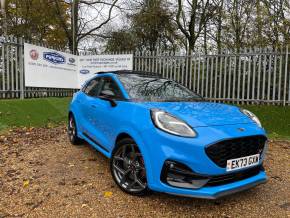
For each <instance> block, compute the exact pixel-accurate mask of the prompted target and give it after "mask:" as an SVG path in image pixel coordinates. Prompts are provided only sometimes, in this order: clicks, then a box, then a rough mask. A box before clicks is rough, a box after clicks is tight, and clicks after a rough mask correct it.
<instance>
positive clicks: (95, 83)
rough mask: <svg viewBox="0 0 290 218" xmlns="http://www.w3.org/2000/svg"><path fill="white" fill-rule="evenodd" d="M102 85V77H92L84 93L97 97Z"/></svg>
mask: <svg viewBox="0 0 290 218" xmlns="http://www.w3.org/2000/svg"><path fill="white" fill-rule="evenodd" d="M100 85H101V79H100V78H96V79H92V80H91V81H89V82H88V84H87V85H86V88H85V89H84V93H86V94H87V95H89V96H92V97H97V96H98V94H99V90H100Z"/></svg>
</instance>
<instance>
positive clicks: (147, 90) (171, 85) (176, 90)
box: [119, 74, 202, 101]
mask: <svg viewBox="0 0 290 218" xmlns="http://www.w3.org/2000/svg"><path fill="white" fill-rule="evenodd" d="M119 79H120V81H121V82H122V84H123V86H124V88H125V89H126V91H127V93H128V94H129V96H130V98H131V99H135V100H143V101H200V100H202V99H201V97H200V96H199V95H197V94H195V93H193V92H192V91H190V90H189V89H187V88H185V87H184V86H182V85H180V84H178V83H176V82H174V81H172V80H167V79H161V78H157V77H150V76H143V75H137V74H125V75H119Z"/></svg>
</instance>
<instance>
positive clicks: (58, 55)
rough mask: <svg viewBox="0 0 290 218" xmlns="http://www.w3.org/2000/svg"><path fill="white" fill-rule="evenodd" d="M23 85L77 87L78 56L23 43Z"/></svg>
mask: <svg viewBox="0 0 290 218" xmlns="http://www.w3.org/2000/svg"><path fill="white" fill-rule="evenodd" d="M24 62H25V63H24V70H25V86H30V87H48V88H78V87H79V82H78V76H77V72H78V66H77V64H78V56H75V55H72V54H68V53H64V52H59V51H56V50H52V49H48V48H44V47H40V46H35V45H31V44H27V43H25V44H24Z"/></svg>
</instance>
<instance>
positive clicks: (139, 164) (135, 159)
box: [111, 138, 150, 196]
mask: <svg viewBox="0 0 290 218" xmlns="http://www.w3.org/2000/svg"><path fill="white" fill-rule="evenodd" d="M111 173H112V176H113V178H114V180H115V182H116V183H117V185H118V186H119V187H120V188H121V189H122V190H123V191H124V192H126V193H128V194H131V195H139V196H143V195H146V194H149V193H150V192H149V189H148V185H147V179H146V169H145V164H144V159H143V157H142V154H141V152H140V150H139V148H138V146H137V144H136V143H135V142H134V141H133V140H132V139H130V138H128V139H123V140H121V141H120V142H118V143H117V148H116V149H115V151H114V152H113V156H112V158H111Z"/></svg>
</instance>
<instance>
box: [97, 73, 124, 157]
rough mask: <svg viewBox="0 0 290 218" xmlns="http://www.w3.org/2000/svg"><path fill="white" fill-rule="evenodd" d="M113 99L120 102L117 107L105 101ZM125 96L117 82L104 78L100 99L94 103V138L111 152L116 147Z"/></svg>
mask: <svg viewBox="0 0 290 218" xmlns="http://www.w3.org/2000/svg"><path fill="white" fill-rule="evenodd" d="M104 97H105V98H107V99H108V98H111V99H112V100H113V101H119V102H118V104H117V105H116V106H112V104H111V103H110V101H108V100H104ZM123 99H124V97H123V94H122V92H121V90H120V88H119V87H118V84H117V83H116V81H115V80H114V79H113V78H111V77H103V78H102V83H101V88H100V91H99V95H98V98H96V101H94V106H93V111H92V115H93V119H94V122H93V123H94V138H95V139H96V140H97V141H98V142H99V143H100V144H101V145H102V146H103V147H104V148H105V150H107V151H110V150H111V148H112V146H113V145H114V143H113V140H114V136H115V134H116V127H117V126H118V121H119V116H120V108H121V103H122V102H120V100H123Z"/></svg>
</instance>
